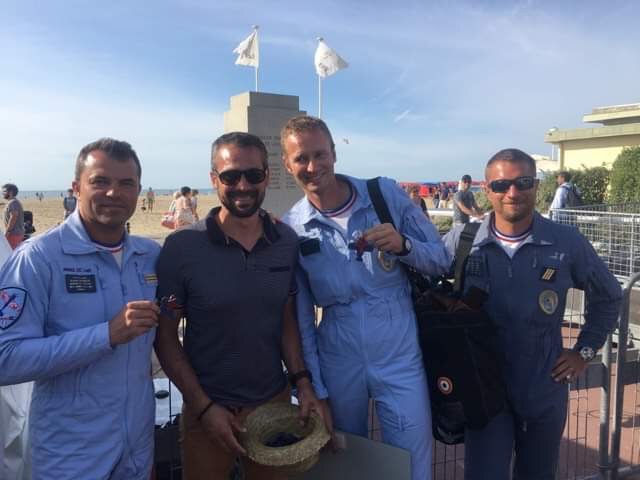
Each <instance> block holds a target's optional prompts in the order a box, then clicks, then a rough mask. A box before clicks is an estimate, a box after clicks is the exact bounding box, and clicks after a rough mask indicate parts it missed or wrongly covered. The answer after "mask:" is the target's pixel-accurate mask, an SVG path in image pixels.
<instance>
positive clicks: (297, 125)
mask: <svg viewBox="0 0 640 480" xmlns="http://www.w3.org/2000/svg"><path fill="white" fill-rule="evenodd" d="M315 130H320V131H321V132H323V133H324V134H325V135H326V136H327V138H329V143H330V144H331V151H332V152H333V154H334V155H335V154H336V144H335V143H334V142H333V137H332V136H331V132H330V131H329V127H327V124H326V123H324V121H323V120H322V119H320V118H318V117H312V116H311V115H298V116H297V117H293V118H290V119H289V120H288V121H287V123H285V125H284V127H282V130H280V147H281V148H282V155H284V152H285V149H284V142H285V140H286V139H287V137H288V136H289V135H292V134H293V135H295V134H298V133H302V132H312V131H315Z"/></svg>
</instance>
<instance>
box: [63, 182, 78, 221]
mask: <svg viewBox="0 0 640 480" xmlns="http://www.w3.org/2000/svg"><path fill="white" fill-rule="evenodd" d="M77 204H78V200H77V199H76V197H75V196H74V195H73V189H72V188H70V189H69V190H67V196H66V197H64V199H63V200H62V208H64V218H65V220H66V218H67V217H68V216H69V215H71V214H72V213H73V212H74V211H75V209H76V205H77Z"/></svg>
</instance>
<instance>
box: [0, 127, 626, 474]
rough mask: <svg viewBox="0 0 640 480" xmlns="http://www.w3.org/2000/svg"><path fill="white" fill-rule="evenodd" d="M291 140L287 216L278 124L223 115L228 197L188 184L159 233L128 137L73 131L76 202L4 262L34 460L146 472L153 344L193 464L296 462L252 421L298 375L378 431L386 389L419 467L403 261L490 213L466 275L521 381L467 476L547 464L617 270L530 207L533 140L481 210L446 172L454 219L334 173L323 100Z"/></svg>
mask: <svg viewBox="0 0 640 480" xmlns="http://www.w3.org/2000/svg"><path fill="white" fill-rule="evenodd" d="M280 141H281V147H282V162H283V165H284V168H285V169H286V170H287V172H288V173H289V174H291V175H292V176H293V178H294V179H295V181H296V183H297V185H298V186H299V187H300V188H301V189H302V191H303V192H304V196H303V198H302V199H301V200H300V201H298V202H297V203H296V204H295V205H294V206H293V207H292V208H291V209H290V210H289V211H288V212H287V213H286V214H285V215H284V216H283V218H282V219H281V220H277V219H274V218H272V217H271V216H270V215H269V214H267V213H266V212H265V211H264V210H263V209H262V208H261V206H262V203H263V200H264V198H265V195H267V186H268V184H269V180H270V168H269V164H268V152H267V148H266V147H265V145H264V143H263V142H262V140H261V139H260V138H259V137H257V136H255V135H252V134H248V133H241V132H233V133H228V134H224V135H222V136H220V137H219V138H218V139H216V140H215V142H213V148H212V153H211V160H210V179H211V183H212V186H213V187H214V188H215V190H216V191H217V195H218V198H219V201H220V206H219V207H216V208H214V209H212V210H211V211H210V212H208V213H207V215H206V217H205V218H203V219H202V220H200V219H199V217H198V213H197V194H194V193H195V192H194V191H192V190H191V189H190V188H189V187H183V188H181V189H180V192H179V194H178V192H176V193H177V195H176V196H175V201H174V206H173V215H174V221H175V229H176V231H175V232H173V233H172V234H170V235H169V237H168V238H167V239H166V241H165V242H164V244H163V245H162V247H161V246H160V245H158V244H157V243H156V242H154V241H151V240H149V239H144V238H140V237H136V236H133V235H129V234H128V232H127V231H126V228H125V225H126V223H127V221H128V220H129V218H130V217H131V216H132V214H133V212H134V211H135V209H136V206H137V204H138V199H139V195H140V192H141V176H142V166H141V161H140V159H139V158H138V156H137V154H136V152H135V151H134V150H133V148H132V147H131V145H129V144H128V143H126V142H123V141H118V140H114V139H110V138H103V139H100V140H97V141H95V142H92V143H90V144H88V145H86V146H84V147H83V148H82V149H81V150H80V153H79V155H78V157H77V160H76V165H75V179H74V182H73V186H74V187H73V192H72V193H73V194H74V197H75V198H76V200H77V203H76V205H75V208H74V210H73V211H72V213H70V214H69V215H68V218H67V219H66V220H65V221H64V222H63V223H62V224H60V225H59V226H57V227H55V228H54V229H52V230H50V231H48V232H46V233H44V234H42V235H39V236H37V237H34V238H32V239H31V240H29V241H27V242H24V243H23V244H22V245H20V246H19V247H18V248H17V249H16V250H15V251H14V252H13V253H12V255H11V256H10V257H9V259H8V260H7V261H6V263H5V264H4V266H3V267H2V268H1V270H0V300H1V301H0V385H12V384H20V383H23V382H32V381H33V382H35V384H34V387H33V388H34V393H33V397H32V404H31V419H30V422H31V426H30V428H31V448H30V453H31V458H32V468H33V478H34V479H45V478H56V479H83V478H110V479H115V480H118V479H128V480H129V479H145V480H147V479H149V478H150V476H151V474H152V473H151V472H152V466H153V444H154V442H153V435H154V432H153V423H154V422H153V418H154V396H153V384H152V379H151V353H152V349H153V348H154V346H155V351H156V353H157V356H158V359H159V360H160V363H161V365H162V367H163V369H164V372H165V373H166V375H167V376H168V377H169V379H170V380H171V381H172V382H173V383H174V384H175V385H176V386H177V387H178V389H179V390H180V391H181V393H182V396H183V399H184V406H183V411H182V415H181V422H180V429H181V438H182V441H181V449H182V460H183V478H185V479H187V480H190V479H201V478H215V479H221V480H222V479H225V480H226V479H228V478H229V474H230V472H231V470H232V469H233V468H234V465H235V463H236V459H238V458H239V459H240V461H241V462H242V464H243V466H244V472H245V476H246V478H247V479H282V478H286V474H285V473H283V472H282V471H281V470H278V469H275V468H272V467H266V466H263V465H259V464H257V463H255V462H253V461H252V460H251V459H249V458H248V457H247V456H246V451H245V449H244V448H243V446H242V443H241V442H240V440H239V434H240V433H241V432H243V431H244V421H245V420H246V418H247V416H248V415H249V413H251V412H252V411H253V410H255V408H257V407H258V406H260V405H264V404H266V403H270V402H289V401H290V397H291V391H292V389H295V390H296V394H297V397H298V401H299V404H300V417H301V419H302V420H304V419H305V418H307V417H308V415H309V414H310V412H316V413H317V414H318V415H320V417H321V418H322V420H323V422H324V424H325V426H326V428H327V430H328V431H329V432H330V433H331V434H333V433H334V432H335V430H336V429H337V430H341V431H345V432H349V433H352V434H355V435H361V436H366V435H367V427H368V407H369V402H370V400H373V401H374V402H375V405H376V412H377V415H378V419H379V424H380V428H381V433H382V439H383V441H384V442H385V443H387V444H390V445H394V446H397V447H400V448H403V449H406V450H408V451H409V452H410V458H411V478H412V480H425V479H431V478H432V469H431V463H432V457H431V455H432V446H433V438H432V434H431V431H432V429H431V422H432V418H431V410H430V400H429V389H428V385H427V377H426V375H425V370H424V365H423V358H422V351H421V347H420V344H419V342H418V336H417V325H416V314H415V311H414V307H413V301H412V292H411V286H410V282H409V280H408V276H407V275H408V274H407V271H408V269H409V268H410V269H412V270H413V271H417V272H420V273H421V274H423V275H427V276H429V277H439V276H447V275H450V274H451V270H452V265H453V262H454V256H455V252H456V248H457V245H458V243H459V242H460V237H461V235H462V234H463V231H464V225H465V223H466V222H467V221H469V219H470V218H472V217H477V219H478V220H481V223H480V226H479V229H478V230H477V233H476V235H475V239H474V240H473V243H472V248H471V251H470V253H469V257H468V260H467V262H466V264H465V268H464V271H465V283H464V291H468V290H469V289H472V288H474V289H480V290H482V291H483V292H484V293H485V295H486V302H485V305H484V308H485V310H486V311H487V313H488V314H489V316H490V318H491V319H492V321H493V322H494V324H495V327H496V331H497V334H498V344H497V345H496V352H497V354H499V355H500V357H501V358H503V359H504V362H503V374H504V377H505V381H506V386H507V400H506V402H505V404H504V406H503V409H502V411H501V412H500V413H499V414H498V415H496V416H495V417H493V418H492V419H491V420H490V421H489V423H488V424H487V425H486V426H485V427H484V428H482V429H480V430H471V429H468V431H467V432H465V458H464V463H465V474H464V476H465V479H466V480H474V479H491V480H503V479H504V480H507V479H509V478H511V475H512V471H515V475H516V477H517V478H518V479H520V480H522V479H531V480H533V479H535V480H545V479H549V480H551V479H553V478H555V472H556V469H557V464H558V451H559V444H560V439H561V436H562V431H563V426H564V422H565V418H566V414H567V398H568V389H567V383H568V382H572V381H574V380H575V379H576V377H577V376H579V375H581V374H582V372H584V370H585V369H586V367H587V365H588V362H589V361H591V360H592V359H593V358H594V356H595V353H596V352H597V351H598V349H599V348H601V346H602V345H603V343H604V341H605V338H606V336H607V335H608V334H609V333H610V332H611V331H612V329H613V328H614V325H615V322H616V318H617V314H618V309H619V307H620V302H621V289H620V287H619V285H618V282H617V281H616V279H615V278H614V277H613V276H612V275H611V273H610V272H609V271H608V270H607V268H606V267H605V265H604V264H603V262H602V261H601V260H600V259H599V257H598V256H597V255H596V253H595V251H594V250H593V248H592V247H591V245H590V244H589V242H588V241H587V240H586V239H585V238H584V237H583V236H582V235H581V234H580V233H579V232H578V231H577V230H575V229H573V228H570V227H567V226H563V225H559V224H557V223H554V222H552V221H550V220H548V219H546V218H544V217H543V216H541V215H540V214H538V213H537V212H536V211H535V208H534V206H535V196H536V191H537V188H538V180H537V179H536V178H535V172H536V170H535V161H534V160H533V159H532V158H531V156H529V155H528V154H526V153H525V152H522V151H520V150H517V149H505V150H501V151H499V152H497V153H496V154H495V155H493V156H492V157H491V158H490V159H489V160H488V161H487V162H486V164H485V165H484V173H485V185H486V186H485V191H486V194H487V198H488V200H489V202H490V203H491V205H492V207H493V209H492V211H491V212H490V213H489V214H486V215H483V213H482V212H481V211H480V209H479V208H478V207H477V205H476V204H475V201H474V200H473V195H469V193H470V192H469V185H470V184H471V178H470V177H468V176H464V177H462V179H461V182H460V188H459V190H458V192H456V193H455V195H451V192H448V191H447V192H446V194H445V190H444V189H440V191H439V199H438V200H439V202H440V204H441V205H442V204H443V203H444V202H449V201H451V202H453V208H454V212H457V213H454V215H455V218H456V222H455V223H456V225H455V226H454V228H453V229H452V230H451V231H450V232H449V233H448V234H447V235H446V236H445V237H444V238H442V239H441V237H440V235H439V234H438V232H437V230H436V229H435V227H434V226H433V224H432V223H431V222H430V220H429V218H428V215H426V214H425V213H426V208H423V207H422V205H421V202H419V201H418V199H419V195H416V194H415V192H412V193H411V197H410V196H408V195H407V194H406V192H404V191H402V189H401V188H400V187H399V186H398V185H397V184H396V183H395V182H394V181H393V180H391V179H387V178H382V179H380V180H379V187H380V190H381V194H382V197H383V198H384V200H385V202H386V204H387V207H388V210H389V213H390V215H391V217H392V219H393V223H387V222H381V221H380V219H379V217H378V215H377V213H376V212H377V210H376V208H375V207H374V204H373V202H372V198H371V196H370V193H369V190H368V186H367V182H366V181H365V180H364V179H360V178H356V177H351V176H347V175H343V174H339V173H336V171H335V166H336V162H337V155H336V149H335V144H334V141H333V137H332V134H331V131H330V130H329V127H328V126H327V125H326V123H325V122H324V121H322V120H320V119H318V118H315V117H311V116H298V117H294V118H292V119H290V120H289V121H287V122H286V124H285V125H284V127H283V128H282V131H281V138H280ZM96 179H99V180H100V181H95V180H96ZM150 192H152V190H151V189H149V191H148V192H147V194H146V195H145V196H144V197H143V199H144V200H146V208H147V209H152V208H153V203H154V201H153V195H152V196H151V197H150V196H149V193H150ZM3 195H4V196H5V199H7V200H10V202H11V205H12V206H11V208H8V206H7V209H6V212H5V224H8V225H9V226H10V227H11V231H12V232H14V233H11V235H13V237H12V236H11V235H9V234H8V235H7V239H8V240H9V241H10V242H11V241H12V239H13V238H15V236H17V235H18V234H19V233H20V232H19V230H16V229H19V225H18V221H17V220H15V218H16V216H15V215H14V213H15V212H18V211H19V209H20V207H19V203H16V201H15V197H16V196H17V189H14V188H13V186H11V185H5V186H4V187H3ZM416 196H417V197H418V199H416ZM450 197H452V198H450ZM150 198H152V200H151V202H150ZM7 215H8V216H7ZM7 218H8V219H9V220H7ZM458 224H459V225H458ZM569 288H579V289H582V290H584V292H585V302H586V308H585V312H586V313H585V323H584V326H583V328H582V329H581V332H580V334H579V336H578V337H577V339H576V340H575V344H574V345H572V346H571V348H569V349H565V348H563V346H562V337H561V324H562V319H563V314H564V307H565V297H566V293H567V290H568V289H569ZM318 309H321V310H322V321H321V322H318V319H317V314H316V313H317V311H318ZM183 318H185V319H186V329H185V332H184V339H183V341H181V339H180V336H179V333H178V324H179V322H180V320H181V319H183ZM283 364H284V366H285V367H286V372H287V373H286V374H285V370H283ZM514 455H515V456H514Z"/></svg>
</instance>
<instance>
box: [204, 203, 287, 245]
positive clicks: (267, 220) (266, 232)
mask: <svg viewBox="0 0 640 480" xmlns="http://www.w3.org/2000/svg"><path fill="white" fill-rule="evenodd" d="M220 209H221V207H215V208H212V209H211V210H210V211H209V213H208V214H207V218H206V219H205V225H206V227H207V236H208V237H209V240H211V242H212V243H215V244H218V245H227V246H228V245H229V244H230V242H229V237H228V236H227V235H226V234H225V233H224V232H223V231H222V228H220V225H219V224H218V222H217V221H216V216H217V215H218V212H220ZM258 215H259V216H260V218H261V219H262V232H263V233H262V238H264V239H265V240H266V241H267V243H269V244H272V243H275V242H276V241H278V239H279V238H280V234H279V233H278V229H277V228H276V226H275V225H274V223H273V222H272V221H271V217H269V215H268V214H267V212H265V211H264V210H262V209H260V210H259V211H258Z"/></svg>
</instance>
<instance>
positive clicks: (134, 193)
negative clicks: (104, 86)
mask: <svg viewBox="0 0 640 480" xmlns="http://www.w3.org/2000/svg"><path fill="white" fill-rule="evenodd" d="M140 175H141V169H140V162H139V160H138V157H137V156H136V153H135V151H134V150H133V149H132V148H131V146H130V145H129V144H128V143H126V142H120V141H117V140H113V139H108V138H107V139H101V140H98V141H96V142H93V143H91V144H89V145H87V146H86V147H84V148H83V149H82V150H81V151H80V154H79V155H78V159H77V162H76V171H75V180H74V181H73V189H74V192H75V193H76V196H77V198H78V208H77V209H76V211H75V212H74V213H73V214H72V215H71V216H70V217H69V218H68V219H67V221H66V222H64V223H62V224H61V225H59V226H57V227H56V228H54V229H52V230H50V231H48V232H47V233H45V234H43V235H40V236H39V237H35V238H33V239H31V240H29V241H27V242H25V243H24V244H22V245H21V246H20V248H18V249H17V250H16V251H15V252H14V253H13V255H12V256H11V258H10V259H9V260H8V261H7V263H6V264H5V265H4V266H3V267H2V270H1V271H0V384H2V385H7V384H13V383H20V382H26V381H30V380H35V382H36V383H35V387H34V392H33V400H32V404H31V418H30V421H31V425H30V433H31V442H32V462H33V478H34V479H35V480H38V479H45V478H46V479H50V478H55V479H56V480H66V479H68V480H78V479H123V480H124V479H127V480H130V479H145V480H146V479H148V478H149V476H150V472H151V467H152V462H153V429H154V410H155V408H154V392H153V384H152V379H151V361H150V359H151V349H152V345H153V340H154V334H155V328H154V327H155V326H156V324H157V318H158V317H157V315H158V313H159V309H158V307H157V306H156V304H155V302H154V299H155V294H156V284H157V279H156V276H155V272H154V267H155V261H156V257H157V255H158V253H159V250H160V247H159V245H157V244H156V243H155V242H153V241H151V240H147V239H143V238H137V237H133V236H129V235H128V234H127V233H126V230H125V224H126V222H127V220H128V219H129V218H130V217H131V215H132V214H133V212H134V211H135V207H136V203H137V198H138V194H139V192H140Z"/></svg>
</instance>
